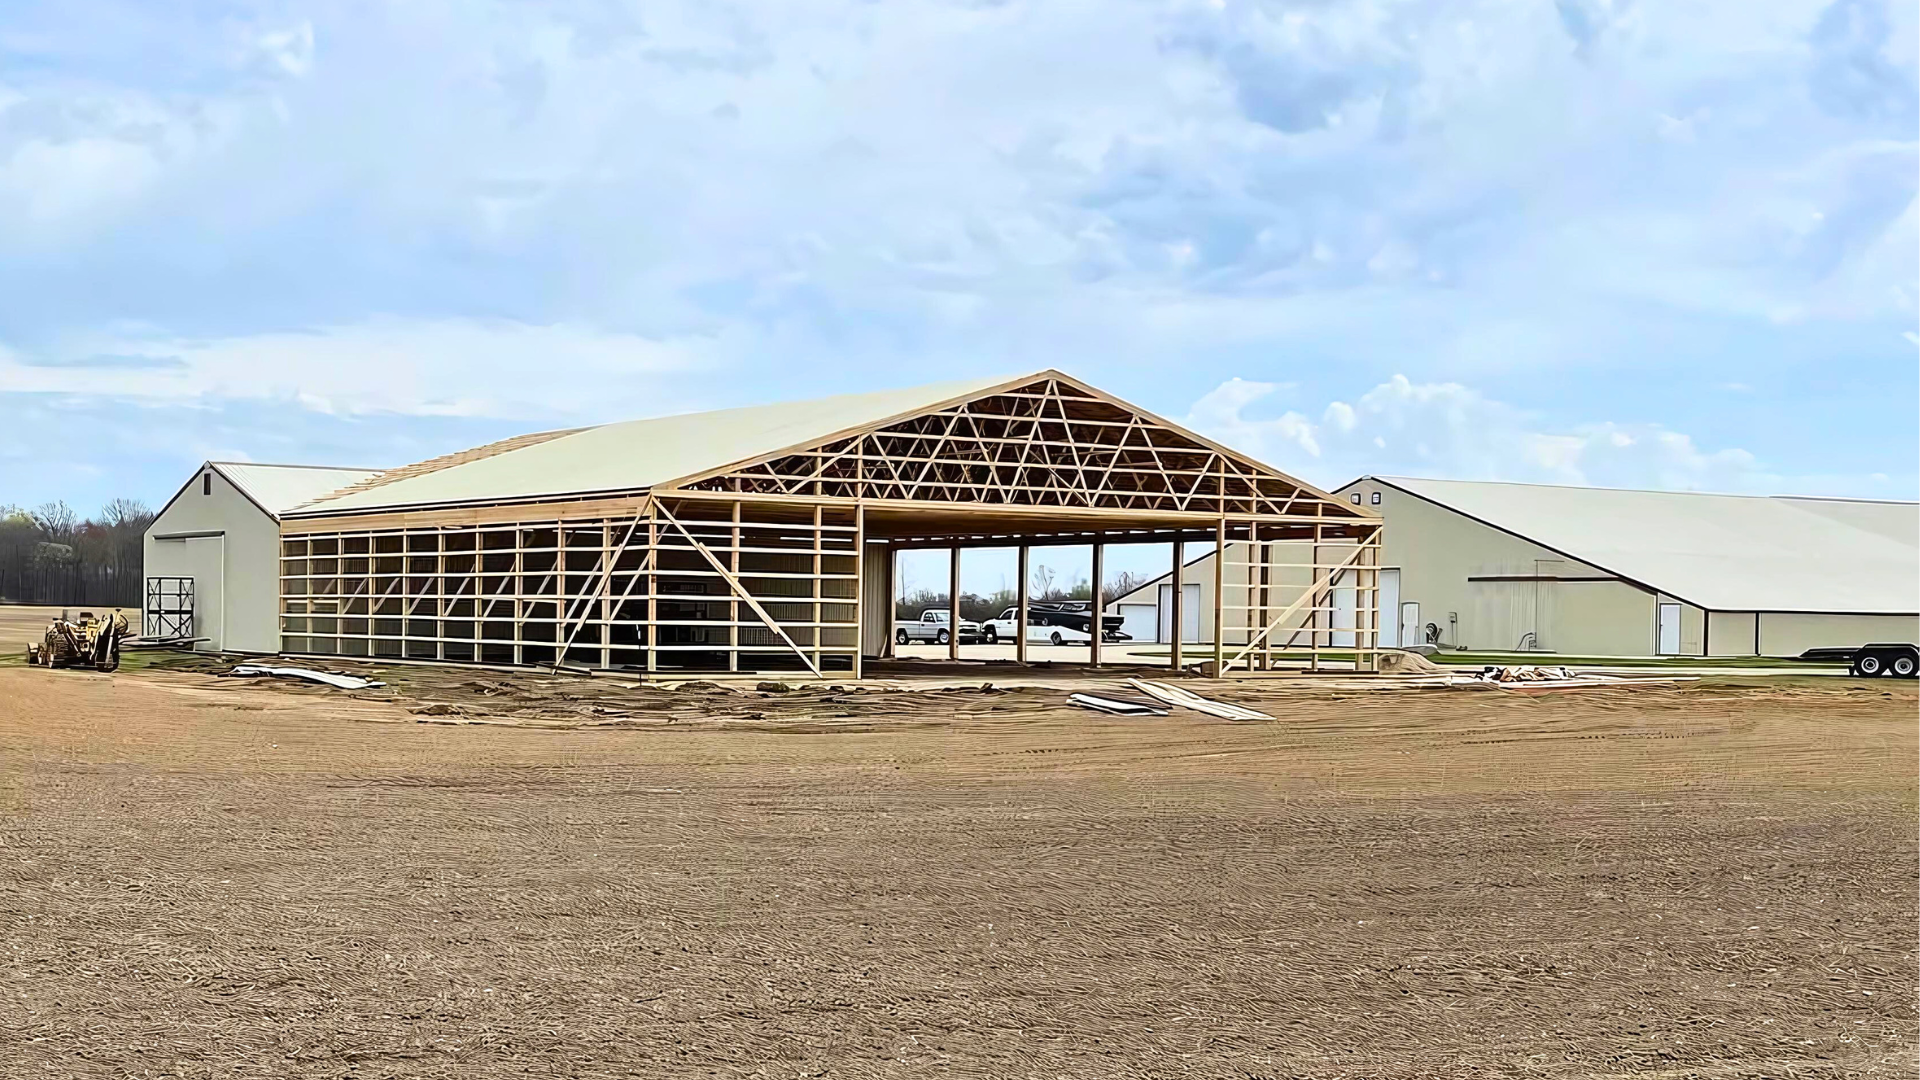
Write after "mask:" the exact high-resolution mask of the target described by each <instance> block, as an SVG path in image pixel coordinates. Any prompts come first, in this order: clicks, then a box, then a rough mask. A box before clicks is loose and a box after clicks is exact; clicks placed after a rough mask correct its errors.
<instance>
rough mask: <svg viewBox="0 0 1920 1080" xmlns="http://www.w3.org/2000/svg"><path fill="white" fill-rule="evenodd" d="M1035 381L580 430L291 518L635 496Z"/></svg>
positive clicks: (971, 382)
mask: <svg viewBox="0 0 1920 1080" xmlns="http://www.w3.org/2000/svg"><path fill="white" fill-rule="evenodd" d="M1035 377H1037V376H1018V377H1011V378H1010V377H1007V376H1001V377H997V378H991V379H968V380H963V381H958V382H945V383H935V384H933V385H930V386H916V387H910V388H907V389H903V390H880V391H875V392H872V393H865V394H844V395H841V396H839V397H829V398H820V399H818V400H814V401H789V402H781V403H779V404H777V405H755V406H750V407H747V408H741V409H722V410H719V411H717V412H703V413H688V414H684V415H680V416H665V417H659V418H657V419H652V420H631V421H627V422H625V423H618V424H605V425H602V426H600V427H592V428H583V429H581V430H579V431H575V432H572V433H569V434H564V435H561V436H560V437H559V438H554V439H548V440H545V441H543V442H539V443H537V444H535V445H530V446H523V447H519V448H517V449H512V450H508V451H506V452H504V453H497V454H492V455H489V456H486V457H482V458H479V459H478V460H473V461H466V462H463V463H460V464H455V465H451V466H448V467H446V468H441V469H436V470H433V471H431V472H427V473H425V474H423V475H418V476H410V477H408V478H406V479H401V480H395V481H394V482H392V483H382V484H380V485H378V486H375V487H370V488H367V489H365V490H361V491H350V492H343V493H341V494H338V495H336V496H334V497H332V498H328V499H324V500H322V501H320V502H317V503H314V504H313V505H310V506H305V507H302V508H301V512H300V516H315V515H319V514H334V513H348V512H364V511H369V510H384V509H397V508H401V507H418V506H451V505H461V504H467V503H484V502H500V501H511V500H515V499H529V498H540V497H542V496H555V495H585V494H592V493H595V492H616V491H639V490H643V489H646V488H650V487H654V486H656V485H659V484H664V483H668V482H670V481H674V480H679V479H682V478H684V477H688V476H693V475H696V474H699V473H703V472H707V471H710V470H713V469H718V468H721V467H723V466H727V465H731V464H734V463H736V462H742V461H749V460H752V459H755V458H760V457H764V456H767V455H769V454H774V453H777V452H779V451H781V450H786V449H789V448H792V447H797V446H802V445H806V444H811V443H817V442H820V441H823V440H825V439H827V438H828V437H830V436H833V435H837V434H839V433H840V432H843V431H847V430H849V429H854V428H861V427H867V426H870V425H873V424H877V423H880V422H882V421H886V420H891V419H893V418H895V417H900V416H905V415H909V414H912V413H916V412H921V411H924V410H927V409H931V408H933V407H935V406H938V405H942V404H944V403H946V402H948V401H951V400H953V399H956V398H963V397H968V396H971V395H974V394H978V393H982V392H984V391H986V390H991V389H993V388H995V387H998V386H1002V385H1005V384H1007V383H1010V382H1020V381H1025V380H1028V379H1031V378H1035ZM339 486H345V485H339Z"/></svg>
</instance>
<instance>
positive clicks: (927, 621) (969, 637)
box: [893, 608, 980, 645]
mask: <svg viewBox="0 0 1920 1080" xmlns="http://www.w3.org/2000/svg"><path fill="white" fill-rule="evenodd" d="M950 617H951V613H949V612H948V611H946V610H945V609H943V608H928V609H927V610H925V611H923V612H921V613H920V618H919V619H917V620H912V621H909V620H906V619H902V620H900V621H899V622H896V623H894V624H893V640H894V642H895V643H896V644H899V645H906V644H910V643H912V642H915V641H931V642H933V643H934V644H935V645H945V644H946V643H947V642H948V641H950V640H952V636H953V631H952V630H951V629H950V627H951V626H952V623H951V622H950V621H949V619H950ZM978 640H980V624H979V623H977V622H972V621H970V620H967V619H961V620H960V643H961V644H963V645H965V644H968V643H970V642H975V641H978Z"/></svg>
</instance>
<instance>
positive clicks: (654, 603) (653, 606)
mask: <svg viewBox="0 0 1920 1080" xmlns="http://www.w3.org/2000/svg"><path fill="white" fill-rule="evenodd" d="M658 670H660V515H659V513H657V512H656V511H655V509H654V505H653V500H652V499H648V500H647V674H649V675H651V674H653V673H654V672H656V671H658Z"/></svg>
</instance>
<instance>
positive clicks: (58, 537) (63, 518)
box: [33, 499, 76, 543]
mask: <svg viewBox="0 0 1920 1080" xmlns="http://www.w3.org/2000/svg"><path fill="white" fill-rule="evenodd" d="M75 520H76V519H75V517H74V514H73V507H71V506H68V505H67V504H66V503H64V502H62V501H60V500H59V499H55V500H53V501H52V502H47V503H41V504H40V508H39V509H38V510H35V511H34V512H33V522H34V524H36V525H38V526H40V529H41V531H42V532H45V533H46V534H47V537H48V539H50V540H53V541H55V542H56V543H64V542H65V541H66V540H67V539H68V538H69V537H71V536H72V535H73V526H74V522H75Z"/></svg>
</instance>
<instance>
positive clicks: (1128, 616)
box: [1120, 604, 1160, 641]
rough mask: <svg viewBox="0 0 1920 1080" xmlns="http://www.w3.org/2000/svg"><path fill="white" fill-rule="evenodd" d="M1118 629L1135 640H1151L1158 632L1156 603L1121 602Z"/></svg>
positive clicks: (1158, 621) (1158, 618) (1158, 611)
mask: <svg viewBox="0 0 1920 1080" xmlns="http://www.w3.org/2000/svg"><path fill="white" fill-rule="evenodd" d="M1120 619H1121V624H1120V630H1121V632H1122V633H1124V634H1126V635H1127V636H1128V637H1130V638H1132V639H1133V640H1135V641H1152V640H1154V638H1155V637H1156V636H1157V635H1158V634H1159V633H1160V608H1159V606H1158V605H1157V604H1121V605H1120Z"/></svg>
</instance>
